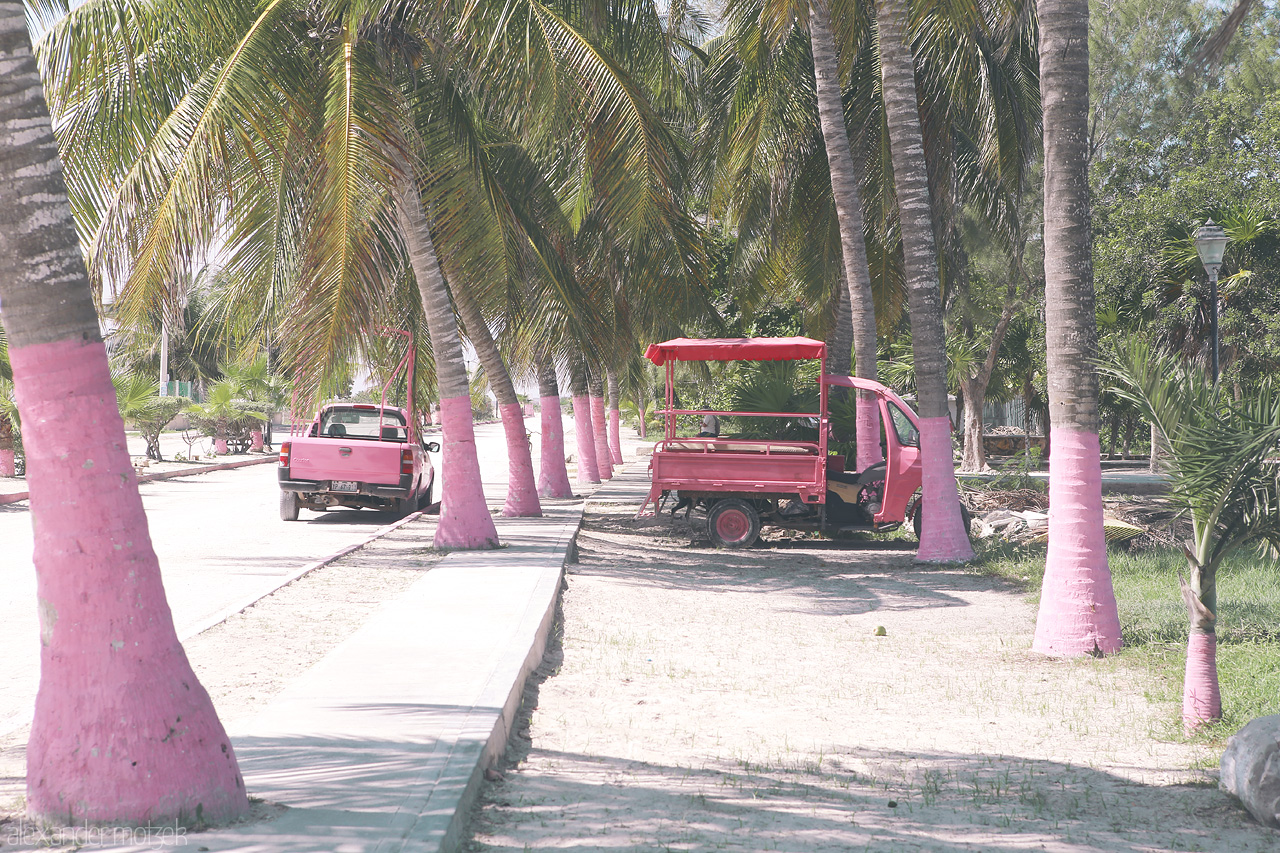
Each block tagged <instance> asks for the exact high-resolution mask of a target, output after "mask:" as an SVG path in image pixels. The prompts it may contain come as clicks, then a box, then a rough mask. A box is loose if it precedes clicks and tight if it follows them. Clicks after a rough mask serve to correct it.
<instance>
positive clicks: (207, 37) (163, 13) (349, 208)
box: [46, 0, 684, 547]
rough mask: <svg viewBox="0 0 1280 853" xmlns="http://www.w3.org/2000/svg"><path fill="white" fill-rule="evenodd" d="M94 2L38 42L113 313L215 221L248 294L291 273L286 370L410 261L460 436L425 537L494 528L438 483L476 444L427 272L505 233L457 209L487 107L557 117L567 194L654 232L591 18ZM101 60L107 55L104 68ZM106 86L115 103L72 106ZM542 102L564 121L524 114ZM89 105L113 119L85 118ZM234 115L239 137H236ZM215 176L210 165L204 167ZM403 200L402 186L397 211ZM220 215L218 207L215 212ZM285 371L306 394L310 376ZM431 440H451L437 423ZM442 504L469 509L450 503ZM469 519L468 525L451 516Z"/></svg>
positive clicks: (489, 246) (528, 6) (504, 242)
mask: <svg viewBox="0 0 1280 853" xmlns="http://www.w3.org/2000/svg"><path fill="white" fill-rule="evenodd" d="M105 5H107V4H91V6H90V7H80V8H79V9H77V10H76V12H74V13H72V15H71V16H70V18H69V19H68V20H69V21H70V23H68V24H66V25H65V26H64V25H59V27H55V29H54V30H53V31H52V33H51V35H50V37H49V39H48V42H47V48H46V50H47V53H46V55H47V57H48V62H49V65H50V67H51V68H52V69H54V70H55V71H56V75H55V76H57V77H58V78H59V79H62V80H64V81H65V85H64V90H63V93H62V97H61V100H60V105H61V107H62V114H64V115H66V116H67V117H68V120H67V121H66V122H65V123H64V124H63V125H62V127H63V128H64V131H65V135H66V142H67V149H68V150H69V151H73V152H77V156H78V157H79V158H80V162H81V163H82V164H83V167H84V168H82V169H76V170H73V171H74V173H75V174H77V175H78V176H79V178H78V180H79V183H78V184H77V186H78V187H79V190H78V191H77V192H76V193H75V196H76V198H77V199H80V200H81V204H80V205H78V207H77V210H82V209H83V211H84V214H85V215H84V219H83V221H84V222H85V227H86V230H88V231H90V232H92V233H93V239H92V240H91V245H92V250H93V254H92V257H93V259H94V267H93V269H94V270H95V271H98V272H100V273H102V278H103V279H104V280H106V279H116V278H118V279H121V280H124V279H126V278H127V281H128V283H127V284H126V285H125V287H124V289H123V292H122V294H121V298H120V300H119V302H118V304H119V305H121V308H122V312H124V314H125V319H126V321H127V320H128V318H129V314H130V312H132V315H133V316H137V315H138V314H140V313H142V312H145V311H147V310H149V309H150V308H151V307H152V306H153V305H154V304H155V303H156V302H157V301H159V300H160V298H161V294H162V292H163V286H162V285H163V282H164V281H165V280H166V279H167V277H169V275H170V270H169V269H168V266H169V263H170V259H172V258H174V257H182V256H187V255H199V254H200V252H201V251H203V249H204V248H205V247H206V246H208V245H209V244H210V242H211V241H212V240H213V239H214V236H215V235H217V234H219V233H221V232H220V229H226V230H229V231H230V233H231V235H232V236H231V239H228V240H227V241H226V242H227V245H229V246H231V247H233V249H232V253H233V258H232V263H231V266H233V267H235V268H237V269H241V270H243V271H245V272H246V273H248V275H247V276H246V277H248V278H252V279H254V280H256V281H259V282H261V283H262V286H263V288H264V289H265V288H266V287H267V286H269V285H272V286H273V285H274V283H275V282H278V281H280V280H281V279H282V277H283V276H282V275H281V271H282V270H285V271H288V270H295V269H296V270H298V271H299V273H300V274H298V275H295V276H292V277H291V280H293V281H297V282H300V284H299V286H298V287H297V288H296V289H295V291H294V293H293V303H294V305H295V306H296V310H295V311H294V312H293V314H292V316H290V318H289V319H288V322H287V323H286V326H285V328H284V329H283V330H282V334H281V337H282V339H283V342H284V351H285V356H286V359H287V360H288V361H289V362H291V363H292V365H293V366H294V367H295V368H304V367H305V368H310V369H315V367H316V365H317V364H318V365H319V367H320V373H321V374H323V373H324V372H325V371H329V370H332V369H333V368H332V365H333V364H337V363H341V362H342V361H344V360H345V359H346V358H347V357H348V356H349V355H350V354H351V353H352V352H353V351H354V350H355V348H356V346H357V344H356V342H357V341H358V340H359V336H360V333H361V331H362V330H363V329H367V328H368V327H369V326H370V325H372V324H373V323H374V322H377V320H378V319H380V318H379V312H380V311H381V310H383V309H384V306H385V305H386V302H387V300H386V288H385V279H386V272H387V271H388V270H393V271H394V270H397V269H399V268H400V267H402V266H404V267H407V268H409V269H411V270H412V271H413V273H414V276H415V278H417V284H418V287H419V288H420V289H421V290H422V294H421V295H422V310H423V312H424V314H425V315H426V319H427V327H428V330H429V334H430V336H431V339H432V340H431V342H432V350H433V355H434V358H435V362H436V367H437V380H438V382H440V385H441V387H440V396H441V410H442V412H443V413H445V415H446V416H445V417H444V420H445V422H446V433H448V432H449V431H455V432H460V438H459V440H458V442H456V446H454V450H453V452H452V457H450V454H448V453H446V455H445V459H446V463H445V468H444V471H443V475H442V479H443V481H444V486H443V492H444V495H443V498H444V513H443V514H442V518H441V523H440V526H439V527H438V528H437V543H438V544H446V545H449V546H452V547H456V546H457V545H458V544H459V543H462V542H467V541H470V542H474V543H477V544H481V543H485V542H492V541H494V539H495V533H494V531H493V530H492V529H491V527H492V521H491V519H489V517H488V514H487V512H481V511H480V507H481V506H482V505H483V503H484V501H483V494H482V492H481V489H480V485H479V480H478V478H473V477H470V476H450V469H451V468H455V467H457V465H461V464H462V457H463V455H466V454H470V453H472V452H474V450H473V449H474V440H473V436H472V433H471V431H470V428H469V424H464V423H463V421H462V418H461V415H460V414H459V415H458V417H456V418H455V417H449V416H448V414H447V411H446V410H448V409H450V408H458V409H459V412H461V411H462V410H463V409H464V408H467V409H469V407H466V406H464V405H463V403H464V401H465V396H464V391H465V385H464V384H462V383H460V382H459V383H454V382H453V381H452V380H453V379H459V378H460V377H458V376H453V373H455V372H456V371H453V370H452V367H451V366H450V363H452V362H455V361H456V362H457V365H459V366H460V365H461V350H460V338H459V337H458V335H457V332H456V325H457V323H456V319H455V318H454V317H453V315H452V307H451V306H450V303H449V299H448V290H447V287H448V285H446V283H445V277H446V274H447V275H448V279H449V281H450V283H452V284H453V285H454V286H455V287H457V286H459V285H460V284H461V285H464V286H467V287H470V286H471V284H472V281H473V280H474V279H473V278H472V277H471V276H469V275H468V274H467V272H466V271H467V270H468V269H469V266H468V265H469V264H473V263H480V265H481V266H483V263H482V262H477V261H476V257H480V256H485V255H492V256H497V255H502V254H503V251H504V250H505V248H507V247H508V244H509V243H510V241H509V240H508V239H507V237H508V236H509V233H510V232H503V233H501V234H499V233H497V231H495V229H494V228H492V227H491V225H492V222H493V220H494V219H495V217H496V218H501V217H502V215H503V214H504V212H505V211H504V210H503V209H501V206H500V205H497V204H490V205H489V208H488V209H487V212H484V213H483V215H477V214H478V212H480V208H482V207H484V204H489V202H490V201H491V198H492V194H491V193H490V189H491V187H492V184H491V182H489V181H487V179H485V178H482V177H477V174H476V172H477V171H478V170H482V168H483V163H482V161H483V160H484V158H483V157H481V156H479V155H480V154H482V153H483V151H484V148H483V146H482V145H478V144H477V141H478V139H479V137H478V135H477V134H476V133H475V132H473V130H472V129H470V128H471V125H472V123H473V122H474V121H476V120H478V117H482V116H485V115H490V116H498V117H499V118H502V119H504V120H509V121H510V123H511V124H512V125H513V126H515V127H519V128H521V129H525V130H528V132H529V133H530V134H531V135H533V136H535V137H538V138H539V139H543V140H545V139H555V138H556V131H558V130H560V129H561V128H563V127H566V126H569V125H571V124H574V123H576V125H577V126H578V127H579V128H580V132H578V133H576V134H575V135H574V136H573V142H574V143H579V142H580V143H582V145H583V147H584V150H586V152H587V153H588V155H589V156H588V157H586V158H585V159H584V158H577V159H578V162H580V163H581V164H582V168H583V169H584V170H586V171H585V174H586V178H585V179H584V180H583V181H579V182H578V183H577V184H576V186H577V187H579V188H582V189H584V190H586V198H585V202H586V204H585V205H583V208H584V209H585V210H587V211H588V214H589V215H588V218H590V216H597V217H602V218H604V219H605V220H606V221H608V222H609V224H610V227H611V228H612V230H613V231H614V232H616V233H626V232H627V231H628V230H629V229H630V230H637V231H639V230H647V231H648V232H652V231H653V226H654V223H655V222H656V223H661V222H664V221H666V220H667V219H669V218H670V211H671V210H678V209H679V206H678V205H672V204H671V201H672V199H671V198H670V195H671V194H670V192H669V191H668V189H666V188H664V182H665V181H666V176H667V175H669V174H671V173H672V170H671V169H670V167H669V161H670V159H671V156H672V154H671V152H672V151H673V150H674V140H673V139H671V138H670V134H669V133H668V132H667V131H666V130H665V128H663V127H662V126H661V124H660V122H658V120H657V117H656V116H655V115H653V113H652V112H651V110H650V109H649V107H648V105H647V104H646V103H645V101H644V93H643V91H641V90H639V89H638V88H636V87H635V86H634V85H632V84H631V83H630V81H628V80H627V79H626V77H625V75H623V74H621V73H620V72H619V67H618V65H617V64H615V63H613V62H612V61H611V59H610V58H609V57H608V56H607V55H605V54H603V53H602V52H601V51H600V50H599V49H598V47H597V46H596V45H594V44H592V43H591V42H590V41H589V40H588V39H587V38H586V37H584V36H583V35H582V33H581V32H580V31H579V29H577V28H575V22H576V21H596V20H597V18H596V16H594V15H593V14H589V13H588V12H585V11H583V10H582V9H579V8H577V7H576V6H573V5H572V4H571V5H570V7H569V11H568V12H566V13H564V14H562V13H561V10H558V9H557V8H553V7H551V6H547V5H544V4H542V3H540V2H536V0H534V2H518V3H516V4H514V5H513V6H512V7H510V8H508V9H507V10H506V11H507V13H510V14H506V13H504V14H503V15H496V16H495V15H492V14H491V12H493V11H495V10H491V9H488V8H487V7H474V6H472V7H469V9H468V11H467V12H466V14H463V15H462V16H461V17H460V18H459V17H457V16H451V15H449V14H439V12H440V10H436V9H434V8H432V9H427V8H422V7H413V8H409V7H402V6H401V5H400V4H389V5H387V6H386V7H385V8H384V7H383V6H380V5H378V4H372V5H370V4H363V3H357V4H348V3H333V4H307V3H302V2H297V0H280V2H277V3H273V4H269V5H268V6H266V7H262V8H259V7H258V6H257V5H256V4H249V3H240V4H232V6H231V7H228V9H226V10H223V11H225V12H227V14H228V15H230V18H226V19H224V17H218V19H217V20H216V21H215V20H213V17H214V15H213V10H210V9H209V8H207V7H206V6H205V4H197V3H178V4H173V5H170V6H167V7H165V8H156V9H151V8H150V7H148V8H147V9H142V8H141V7H136V6H135V5H133V4H121V6H122V8H121V9H120V10H118V11H119V14H118V15H113V14H111V12H112V10H107V12H106V13H103V10H102V9H98V8H93V7H95V6H105ZM179 6H180V7H181V9H178V8H177V7H179ZM406 11H407V14H401V13H402V12H406ZM146 15H154V19H145V16H146ZM95 16H97V17H95ZM140 18H144V19H143V20H140ZM571 18H572V19H573V20H570V19H571ZM232 19H233V20H234V22H235V26H232V27H228V26H227V20H232ZM117 23H119V24H120V25H119V26H116V24H117ZM77 27H84V28H87V29H90V30H93V31H94V32H95V34H96V35H97V36H98V37H99V40H98V41H97V42H95V44H99V45H101V43H102V42H103V41H106V42H111V41H112V40H113V39H115V40H117V41H118V42H119V44H118V45H116V46H117V47H118V48H119V50H118V51H115V52H113V51H110V50H96V49H95V50H94V51H85V50H84V49H83V48H78V47H77V46H76V45H75V44H73V43H72V40H71V39H70V38H69V37H68V34H69V33H73V32H75V31H76V29H77ZM502 27H514V28H515V29H517V30H519V32H520V37H519V38H518V39H517V41H518V42H519V45H520V47H519V49H518V51H516V54H518V59H519V60H520V61H515V62H508V61H506V58H507V51H505V50H502V49H500V50H493V49H492V48H493V46H494V45H507V44H508V43H509V40H508V36H509V35H510V33H509V32H507V31H504V30H503V29H502ZM202 29H207V32H202ZM531 32H537V33H538V36H539V37H538V38H537V39H535V40H534V41H532V42H531V41H528V40H527V39H526V38H525V35H526V34H528V33H531ZM162 38H163V39H165V42H164V43H165V45H166V48H165V49H164V50H162V51H160V53H163V54H164V56H165V60H164V61H165V62H167V63H170V64H172V65H176V66H178V67H176V68H170V67H166V68H165V69H164V71H165V72H166V73H160V72H159V71H156V70H155V69H154V68H152V67H150V66H148V67H147V68H145V69H144V68H139V67H137V66H139V65H141V64H143V63H142V62H141V60H137V61H132V60H133V58H134V57H137V56H139V55H140V54H139V51H140V50H141V51H142V53H143V54H146V50H145V47H146V45H147V44H149V43H155V42H156V40H157V39H162ZM173 45H181V46H182V47H181V48H173ZM316 51H319V53H317V52H316ZM516 54H513V55H512V56H513V57H514V56H516ZM146 55H149V54H146ZM116 56H122V57H126V58H127V59H126V61H125V63H124V66H123V67H117V65H116V64H115V60H114V59H112V57H116ZM192 81H194V82H192ZM508 83H510V84H511V85H507V84H508ZM144 90H145V91H144ZM317 96H319V97H322V98H323V103H318V102H317V100H316V97H317ZM113 98H119V100H120V101H121V104H120V109H118V110H113V109H103V110H96V109H93V110H88V111H84V110H81V109H79V108H78V107H79V106H80V105H81V104H82V103H83V102H84V101H90V102H98V101H99V99H102V100H107V101H110V100H112V99H113ZM555 110H559V111H560V112H561V113H562V115H561V116H559V117H558V118H555V119H547V118H546V117H545V116H544V115H543V113H544V112H548V113H549V112H554V111H555ZM104 116H105V117H106V118H107V120H108V122H110V121H119V122H120V124H121V125H122V126H121V127H116V126H109V127H108V128H106V131H105V132H104V131H103V129H102V128H101V127H99V126H98V124H100V123H101V122H102V120H103V118H102V117H104ZM121 117H125V119H126V120H124V121H120V119H121ZM244 127H249V128H252V133H251V134H249V135H248V136H246V135H245V134H244V133H242V132H241V131H240V130H235V129H234V128H244ZM103 140H110V141H111V142H112V144H105V143H104V142H103ZM117 143H119V144H117ZM565 159H567V158H565ZM624 166H625V168H623V167H624ZM214 173H216V174H218V175H220V176H222V177H223V178H225V179H224V180H216V181H208V180H205V178H206V177H207V176H208V175H209V174H214ZM428 178H429V180H428ZM224 188H227V189H228V190H229V193H228V194H227V196H226V197H225V198H223V197H221V196H219V193H221V192H222V191H223V189H224ZM412 192H417V193H419V195H420V196H421V198H420V200H419V202H418V204H416V205H415V204H413V203H412V201H411V200H410V199H409V194H410V193H412ZM233 199H234V203H231V202H232V200H233ZM388 200H393V201H394V203H388ZM478 200H483V201H484V204H480V203H479V201H478ZM228 210H230V211H232V214H233V221H231V222H230V223H226V224H225V225H224V224H223V223H222V218H223V217H224V216H225V215H226V211H228ZM242 211H247V213H245V215H244V217H243V218H239V217H240V214H241V212H242ZM477 223H478V224H477ZM407 228H415V229H417V230H418V232H419V233H416V234H412V235H411V234H407V233H405V230H406V229H407ZM424 229H429V231H430V233H426V231H425V230H424ZM512 230H518V229H512ZM477 237H479V238H478V239H477ZM668 242H669V243H670V244H671V245H673V246H677V247H678V246H681V245H683V244H684V241H682V240H678V239H677V240H672V241H668ZM437 245H439V246H440V247H442V250H441V251H440V252H439V253H438V254H437ZM495 246H498V250H497V251H496V252H495V251H492V250H493V249H494V247H495ZM673 252H674V250H673ZM428 255H430V256H433V257H431V258H428ZM543 260H544V262H546V261H547V258H546V256H545V255H544V256H543ZM108 271H110V272H113V273H114V275H107V272H108ZM437 289H439V292H438V293H437V292H436V291H437ZM432 311H437V312H442V313H438V314H437V315H436V316H434V317H432V316H431V312H432ZM451 326H452V327H453V329H452V331H451V330H450V328H449V327H451ZM454 341H457V342H458V347H459V348H458V349H457V350H456V351H454V349H453V347H454ZM451 377H452V378H451ZM299 378H300V379H304V380H308V381H306V382H304V385H307V386H311V389H310V390H312V391H314V388H315V387H317V386H319V385H321V384H323V381H324V376H323V375H321V376H315V377H309V378H308V377H306V376H300V377H299ZM446 386H449V388H448V390H450V391H456V392H457V393H458V396H457V397H456V400H457V401H458V402H457V405H456V406H454V404H452V403H447V401H448V400H450V399H455V398H451V397H450V396H449V395H448V394H446V390H447V389H446ZM455 386H456V387H455ZM521 441H523V437H521ZM445 443H446V444H450V445H454V443H453V442H451V440H450V439H449V437H448V435H447V434H446V437H445ZM451 458H452V459H453V460H454V461H455V462H456V463H457V465H451V464H450V459H451ZM466 467H467V469H468V470H470V469H471V468H474V467H475V466H474V465H473V464H471V463H467V465H466ZM455 490H457V491H456V492H455ZM464 492H465V494H464ZM460 502H465V503H467V505H468V506H469V507H470V508H469V509H468V510H467V511H465V512H463V511H462V510H461V508H460V507H459V512H458V513H454V512H452V511H451V508H450V507H451V504H454V505H457V504H459V503H460ZM464 517H465V518H467V519H470V521H469V522H468V521H464V520H463V518H464ZM468 523H474V524H476V525H477V526H478V528H477V530H476V531H474V532H472V531H467V530H465V526H466V524H468Z"/></svg>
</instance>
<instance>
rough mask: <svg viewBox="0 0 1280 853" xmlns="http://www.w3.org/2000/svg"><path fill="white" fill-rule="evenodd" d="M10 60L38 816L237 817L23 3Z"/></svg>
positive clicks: (1, 247) (3, 218)
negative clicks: (164, 576) (138, 467)
mask: <svg viewBox="0 0 1280 853" xmlns="http://www.w3.org/2000/svg"><path fill="white" fill-rule="evenodd" d="M0 55H3V56H5V57H6V69H5V74H4V76H3V78H2V79H0V140H4V142H3V143H0V306H2V307H0V313H2V315H3V323H4V326H5V329H6V332H7V334H8V336H9V359H10V361H11V363H12V366H13V377H14V383H15V386H16V388H17V395H18V407H19V410H20V411H21V412H22V413H23V416H24V418H26V419H27V420H28V421H29V422H37V421H38V422H39V423H40V424H41V425H42V426H41V428H40V429H38V430H32V431H31V432H30V433H29V434H28V435H27V436H26V444H25V448H26V453H27V460H28V465H27V480H28V484H29V489H30V492H31V516H32V521H33V523H34V525H35V530H36V534H35V565H36V572H37V593H38V596H39V607H40V623H41V628H40V631H41V662H40V687H39V691H38V693H37V695H36V708H35V719H34V722H33V724H32V728H31V737H30V741H29V742H28V746H27V810H28V814H30V815H31V816H32V817H34V818H36V819H38V820H40V821H44V822H49V823H54V824H57V825H61V824H63V823H66V822H70V823H78V822H80V821H82V820H84V821H89V822H92V823H134V824H140V823H145V822H147V821H152V822H156V823H164V822H168V821H169V820H176V821H178V822H180V823H182V824H184V825H185V824H186V823H188V822H191V821H195V820H199V819H203V820H205V821H224V820H231V819H234V818H237V817H240V816H242V815H244V814H245V813H247V811H248V808H249V803H248V799H247V797H246V796H245V789H244V781H243V780H242V778H241V776H240V771H239V768H238V767H237V765H236V760H235V753H234V751H233V750H232V748H231V742H230V740H229V739H228V738H227V735H226V732H225V731H224V730H223V727H222V723H221V722H220V721H219V720H218V716H217V714H216V713H215V711H214V709H213V705H212V703H211V702H210V701H209V696H208V694H207V693H206V692H205V690H204V688H203V687H202V686H201V685H200V682H199V680H198V679H197V678H196V676H195V673H194V672H193V671H192V669H191V665H190V664H189V663H188V661H187V657H186V654H185V653H184V651H183V649H182V644H181V643H179V642H178V637H177V634H176V632H175V631H174V627H173V619H172V616H171V615H170V612H169V606H168V603H167V602H166V600H165V595H164V588H163V586H162V584H161V580H160V567H159V564H158V562H157V560H156V556H155V552H154V551H153V550H152V547H151V539H150V535H149V533H148V530H147V519H146V515H145V514H144V512H143V509H142V500H141V498H140V497H139V495H138V487H137V480H136V478H135V477H134V475H133V466H132V465H131V464H130V461H129V455H128V453H127V451H126V450H125V438H124V423H123V422H122V421H121V419H120V413H119V411H118V410H117V408H116V405H115V400H114V398H115V394H114V392H113V389H112V385H111V373H110V369H109V367H108V362H107V354H106V349H105V347H104V346H103V343H102V338H101V336H100V333H99V329H98V317H97V313H96V311H95V310H94V304H93V298H92V294H91V292H90V288H89V280H88V277H87V275H86V272H85V267H84V261H83V259H82V258H81V256H80V243H79V238H78V237H77V235H76V230H75V225H74V223H73V221H72V217H71V208H70V206H69V203H68V201H67V195H66V189H65V186H64V184H63V180H62V174H61V167H60V165H59V162H58V148H57V144H56V142H55V140H54V136H53V128H52V125H51V122H50V119H49V114H48V110H47V108H46V106H45V101H44V97H43V94H42V86H41V82H40V77H39V74H38V72H37V68H36V62H35V59H34V57H33V56H32V53H31V50H30V45H29V41H28V36H27V27H26V15H25V11H24V9H23V6H22V4H21V3H17V2H7V0H6V2H0ZM90 520H92V522H91V523H90Z"/></svg>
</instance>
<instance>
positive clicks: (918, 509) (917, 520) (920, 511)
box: [911, 498, 973, 539]
mask: <svg viewBox="0 0 1280 853" xmlns="http://www.w3.org/2000/svg"><path fill="white" fill-rule="evenodd" d="M923 515H924V498H917V499H916V502H915V506H914V507H913V508H912V511H911V529H912V530H914V531H915V533H916V539H919V538H920V531H921V529H923V527H924V523H923V520H922V516H923ZM960 523H961V524H962V525H964V535H965V536H968V535H969V527H970V525H971V524H972V523H973V518H972V516H970V515H969V508H968V507H967V506H965V505H964V504H963V503H961V504H960Z"/></svg>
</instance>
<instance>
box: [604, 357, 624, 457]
mask: <svg viewBox="0 0 1280 853" xmlns="http://www.w3.org/2000/svg"><path fill="white" fill-rule="evenodd" d="M604 375H605V380H606V381H607V382H608V391H609V456H610V457H611V458H612V460H613V464H614V465H621V464H622V410H621V409H620V408H619V407H618V398H619V396H620V395H619V392H618V374H617V372H616V371H615V370H614V369H613V368H612V367H606V368H605V374H604Z"/></svg>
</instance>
